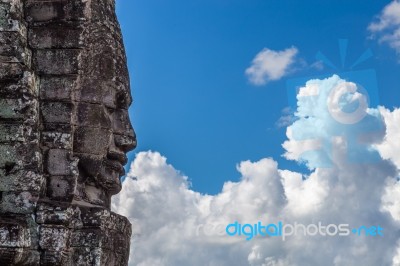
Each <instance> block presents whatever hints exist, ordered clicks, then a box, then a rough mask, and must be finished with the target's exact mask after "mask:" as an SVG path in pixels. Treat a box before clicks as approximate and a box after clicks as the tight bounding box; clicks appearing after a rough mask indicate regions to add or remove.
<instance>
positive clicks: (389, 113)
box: [112, 0, 400, 266]
mask: <svg viewBox="0 0 400 266" xmlns="http://www.w3.org/2000/svg"><path fill="white" fill-rule="evenodd" d="M117 3H118V5H117V13H118V16H119V20H120V22H121V26H122V30H123V35H124V41H125V44H126V50H127V54H128V61H129V69H130V74H131V82H132V93H133V97H134V104H133V106H132V108H131V110H130V114H131V119H132V123H133V125H134V128H135V129H136V132H137V135H138V143H139V145H138V147H137V149H136V150H135V151H134V152H132V153H131V154H130V159H131V162H132V163H131V164H130V169H129V171H128V172H127V175H126V179H125V181H124V184H123V188H122V190H121V192H120V193H119V194H118V195H116V196H115V197H113V201H112V209H113V210H114V211H115V212H117V213H120V214H122V215H124V216H126V217H128V219H129V220H130V221H131V222H132V224H133V227H132V229H133V234H132V242H131V243H132V244H131V251H130V252H131V256H130V263H129V265H130V266H134V265H140V266H147V265H151V266H155V265H157V266H164V265H193V266H197V265H198V266H203V265H221V266H231V265H249V266H266V265H267V266H272V265H273V266H289V265H290V266H292V265H310V266H320V265H337V266H341V265H345V266H358V265H366V266H369V265H371V266H375V265H384V266H390V265H391V266H400V179H399V176H400V156H399V150H400V141H399V139H400V127H399V125H400V108H399V106H400V92H399V86H400V85H399V84H400V0H394V1H372V0H367V1H365V0H364V1H355V0H347V1H339V0H335V1H323V0H318V1H317V0H315V1H314V0H313V1H294V0H293V1H286V0H282V1H273V0H263V1H261V0H259V1H257V0H253V1H238V0H213V1H209V0H202V1H197V0H192V1H177V0H175V1H174V0H171V1H168V2H167V1H153V0H147V1H135V0H133V1H131V0H129V1H128V0H126V1H122V0H117ZM346 46H347V47H346ZM363 55H364V59H367V60H361V61H360V60H358V59H359V58H363ZM357 61H358V63H357V64H355V62H357ZM342 63H343V64H342ZM330 64H331V65H332V66H333V68H332V67H331V66H329V65H330ZM365 96H368V97H369V102H370V105H369V107H370V108H367V107H368V102H367V100H368V97H365ZM378 105H379V107H378ZM288 107H290V108H289V109H288ZM235 221H237V222H238V223H241V224H246V223H249V224H255V223H257V222H262V223H264V222H265V223H266V224H267V223H270V222H272V223H276V222H278V221H282V222H283V223H284V224H287V223H289V224H293V223H295V222H296V223H297V222H298V223H301V224H303V225H311V224H314V225H316V224H317V223H318V224H324V225H327V224H329V225H338V224H347V225H349V226H351V227H352V228H359V227H360V226H366V227H370V226H379V227H381V228H383V230H384V234H383V235H382V236H377V237H369V236H368V235H360V236H354V235H353V234H350V235H348V236H342V235H334V236H332V237H331V235H329V236H327V235H326V234H320V235H318V234H317V235H313V236H312V237H311V236H310V235H305V234H303V232H300V233H299V232H298V233H297V234H295V235H293V236H292V237H290V238H288V239H287V241H282V240H280V239H277V238H274V237H266V238H264V237H261V236H260V237H254V238H253V239H252V240H250V241H246V240H245V239H244V238H243V237H233V238H232V237H230V236H228V235H227V234H226V232H225V230H224V229H225V228H226V227H227V225H228V224H232V223H234V222H235ZM307 228H308V226H307ZM220 229H222V231H220ZM305 247H306V248H305Z"/></svg>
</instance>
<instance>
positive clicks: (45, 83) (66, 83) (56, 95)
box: [40, 76, 77, 102]
mask: <svg viewBox="0 0 400 266" xmlns="http://www.w3.org/2000/svg"><path fill="white" fill-rule="evenodd" d="M76 80H77V76H72V77H71V76H64V77H59V76H55V77H53V76H44V77H42V78H41V80H40V99H42V100H56V101H68V102H69V101H71V97H72V91H73V90H74V88H75V87H76V82H77V81H76Z"/></svg>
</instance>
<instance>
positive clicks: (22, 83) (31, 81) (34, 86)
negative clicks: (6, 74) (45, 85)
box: [0, 71, 38, 101]
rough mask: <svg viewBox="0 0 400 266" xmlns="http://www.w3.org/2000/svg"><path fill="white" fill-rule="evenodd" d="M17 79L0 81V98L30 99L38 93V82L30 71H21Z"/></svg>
mask: <svg viewBox="0 0 400 266" xmlns="http://www.w3.org/2000/svg"><path fill="white" fill-rule="evenodd" d="M18 77H19V79H8V80H2V81H1V83H0V98H3V99H21V100H22V99H23V100H24V101H26V100H32V99H33V98H35V97H37V95H38V83H37V80H36V77H35V75H34V74H33V73H32V72H30V71H23V72H22V73H21V76H18Z"/></svg>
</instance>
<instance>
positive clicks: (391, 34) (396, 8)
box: [368, 0, 400, 56]
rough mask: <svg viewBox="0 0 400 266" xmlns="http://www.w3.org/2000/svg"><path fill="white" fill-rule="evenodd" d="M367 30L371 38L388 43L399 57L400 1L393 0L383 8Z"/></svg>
mask: <svg viewBox="0 0 400 266" xmlns="http://www.w3.org/2000/svg"><path fill="white" fill-rule="evenodd" d="M368 30H369V31H370V32H371V34H372V37H376V38H378V40H379V41H380V42H384V43H388V44H389V45H390V47H392V48H393V49H395V51H396V52H397V54H398V55H399V56H400V1H398V0H394V1H392V2H391V3H390V4H388V5H387V6H385V7H384V8H383V10H382V12H381V14H380V15H379V16H378V17H377V18H376V21H374V22H372V23H371V24H370V25H369V26H368Z"/></svg>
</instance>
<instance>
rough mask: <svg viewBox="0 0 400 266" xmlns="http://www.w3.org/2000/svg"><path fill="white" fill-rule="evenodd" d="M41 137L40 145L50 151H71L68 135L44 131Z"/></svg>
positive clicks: (70, 136) (69, 135)
mask: <svg viewBox="0 0 400 266" xmlns="http://www.w3.org/2000/svg"><path fill="white" fill-rule="evenodd" d="M0 132H1V131H0ZM41 137H42V139H41V144H42V145H44V146H46V147H48V148H50V149H66V150H71V149H72V135H71V134H70V133H64V132H54V131H44V132H42V134H41Z"/></svg>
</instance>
